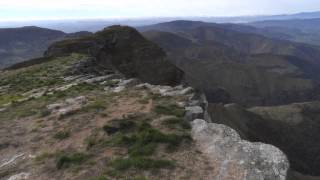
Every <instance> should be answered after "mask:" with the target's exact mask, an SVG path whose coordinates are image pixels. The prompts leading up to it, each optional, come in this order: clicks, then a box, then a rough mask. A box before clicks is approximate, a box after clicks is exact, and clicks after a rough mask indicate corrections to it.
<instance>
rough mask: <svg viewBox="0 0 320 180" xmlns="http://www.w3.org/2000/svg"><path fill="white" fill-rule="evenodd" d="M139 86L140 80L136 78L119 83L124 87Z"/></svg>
mask: <svg viewBox="0 0 320 180" xmlns="http://www.w3.org/2000/svg"><path fill="white" fill-rule="evenodd" d="M137 84H139V80H138V79H136V78H132V79H126V80H122V81H120V82H119V84H118V85H119V86H124V87H133V86H136V85H137Z"/></svg>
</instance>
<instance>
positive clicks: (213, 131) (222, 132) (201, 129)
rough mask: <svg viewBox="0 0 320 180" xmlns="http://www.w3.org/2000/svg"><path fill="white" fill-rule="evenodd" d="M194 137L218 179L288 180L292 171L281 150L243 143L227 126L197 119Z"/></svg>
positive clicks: (193, 131) (193, 125)
mask: <svg viewBox="0 0 320 180" xmlns="http://www.w3.org/2000/svg"><path fill="white" fill-rule="evenodd" d="M192 137H193V139H195V140H196V142H197V144H198V145H199V150H200V151H201V152H203V153H205V154H206V155H207V156H208V158H209V159H210V160H211V162H212V164H213V165H214V168H215V169H214V173H215V179H217V180H222V179H228V180H258V179H266V180H285V179H286V177H287V171H288V169H289V162H288V160H287V158H286V155H285V154H284V153H282V152H281V151H280V150H279V149H278V148H276V147H274V146H272V145H267V144H262V143H250V142H248V141H245V140H242V139H241V138H240V136H239V134H238V133H237V132H236V131H235V130H233V129H231V128H229V127H227V126H225V125H220V124H214V123H207V122H206V121H204V120H201V119H197V120H194V121H193V122H192Z"/></svg>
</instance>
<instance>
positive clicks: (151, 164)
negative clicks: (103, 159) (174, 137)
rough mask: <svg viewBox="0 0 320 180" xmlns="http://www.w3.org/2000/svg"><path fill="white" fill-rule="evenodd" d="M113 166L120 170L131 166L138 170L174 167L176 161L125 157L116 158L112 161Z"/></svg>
mask: <svg viewBox="0 0 320 180" xmlns="http://www.w3.org/2000/svg"><path fill="white" fill-rule="evenodd" d="M111 166H112V167H113V168H114V169H116V170H118V171H124V170H128V169H130V168H135V169H138V170H149V169H162V168H173V167H175V163H174V162H173V161H169V160H154V159H151V158H143V157H133V158H125V159H116V160H114V161H112V162H111Z"/></svg>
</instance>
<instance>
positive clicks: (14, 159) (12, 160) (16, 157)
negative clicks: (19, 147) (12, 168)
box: [0, 153, 24, 169]
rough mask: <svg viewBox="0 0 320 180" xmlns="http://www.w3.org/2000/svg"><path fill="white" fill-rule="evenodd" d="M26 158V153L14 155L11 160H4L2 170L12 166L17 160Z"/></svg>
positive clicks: (0, 166)
mask: <svg viewBox="0 0 320 180" xmlns="http://www.w3.org/2000/svg"><path fill="white" fill-rule="evenodd" d="M22 157H24V153H21V154H17V155H14V156H13V157H11V158H10V159H7V160H4V162H3V163H2V164H1V165H0V169H1V168H3V167H5V166H9V165H10V164H13V163H15V162H16V160H17V159H19V158H22Z"/></svg>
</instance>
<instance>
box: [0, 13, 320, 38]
mask: <svg viewBox="0 0 320 180" xmlns="http://www.w3.org/2000/svg"><path fill="white" fill-rule="evenodd" d="M313 18H320V11H318V12H304V13H297V14H283V15H264V16H262V15H260V16H235V17H211V16H205V17H203V16H200V17H155V18H136V19H134V18H132V19H75V20H37V21H23V22H22V21H0V28H9V27H22V26H30V25H33V26H39V27H44V28H49V29H56V30H60V31H64V32H67V33H71V32H78V31H91V32H96V31H98V30H101V29H103V28H105V27H107V26H111V25H115V24H120V25H128V26H133V27H138V26H146V25H152V24H156V23H161V22H168V21H175V20H191V21H205V22H215V23H249V22H255V21H265V20H288V19H313Z"/></svg>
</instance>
